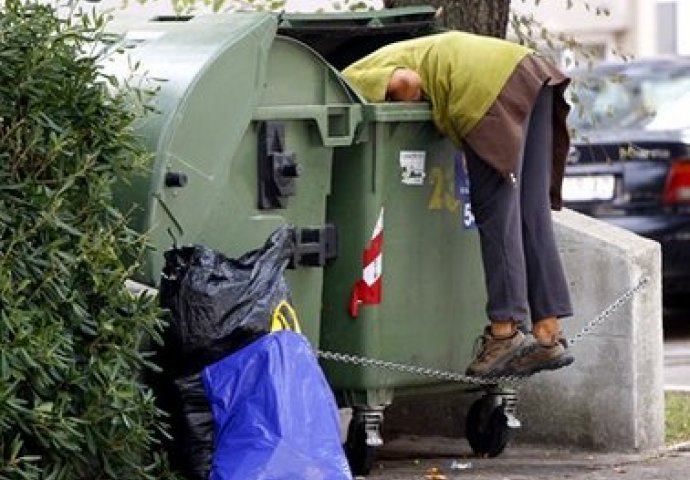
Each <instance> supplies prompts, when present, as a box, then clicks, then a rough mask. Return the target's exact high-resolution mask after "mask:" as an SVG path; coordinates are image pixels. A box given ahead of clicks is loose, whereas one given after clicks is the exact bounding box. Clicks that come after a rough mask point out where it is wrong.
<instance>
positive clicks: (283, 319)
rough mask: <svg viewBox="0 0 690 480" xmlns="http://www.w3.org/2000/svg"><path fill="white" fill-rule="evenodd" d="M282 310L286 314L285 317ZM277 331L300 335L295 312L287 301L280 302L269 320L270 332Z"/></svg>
mask: <svg viewBox="0 0 690 480" xmlns="http://www.w3.org/2000/svg"><path fill="white" fill-rule="evenodd" d="M283 310H285V311H286V312H287V316H286V315H285V313H284V312H283ZM279 330H292V331H295V332H297V333H302V329H301V328H300V325H299V319H298V318H297V312H296V311H295V309H294V308H293V307H292V305H290V303H289V302H288V301H287V300H283V301H281V302H280V303H279V304H278V306H277V307H276V308H275V309H274V310H273V316H272V318H271V331H272V332H277V331H279Z"/></svg>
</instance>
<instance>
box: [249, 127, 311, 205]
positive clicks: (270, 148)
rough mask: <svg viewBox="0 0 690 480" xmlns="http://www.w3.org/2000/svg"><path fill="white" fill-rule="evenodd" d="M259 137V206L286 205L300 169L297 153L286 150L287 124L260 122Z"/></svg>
mask: <svg viewBox="0 0 690 480" xmlns="http://www.w3.org/2000/svg"><path fill="white" fill-rule="evenodd" d="M258 140H259V145H258V158H257V161H258V168H259V171H258V173H259V199H258V203H259V208H260V209H261V210H272V209H275V208H285V206H286V204H287V197H290V196H292V195H294V194H295V190H296V182H295V179H296V178H297V177H299V176H300V173H301V168H300V165H299V164H298V163H297V162H296V160H295V159H296V156H295V154H294V153H292V152H286V151H285V125H283V124H282V123H281V122H261V124H260V125H259V135H258Z"/></svg>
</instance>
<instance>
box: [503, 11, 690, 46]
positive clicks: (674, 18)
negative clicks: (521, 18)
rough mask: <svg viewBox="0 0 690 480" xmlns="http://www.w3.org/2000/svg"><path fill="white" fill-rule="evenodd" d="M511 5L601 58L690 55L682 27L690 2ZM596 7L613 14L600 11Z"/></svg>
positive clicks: (687, 35) (689, 41) (689, 13)
mask: <svg viewBox="0 0 690 480" xmlns="http://www.w3.org/2000/svg"><path fill="white" fill-rule="evenodd" d="M568 3H572V4H573V6H572V8H570V9H569V8H567V5H568ZM587 5H589V9H588V8H587ZM511 7H512V9H513V11H514V12H516V13H518V14H523V15H530V14H531V15H534V18H535V19H536V20H537V21H539V22H541V23H542V24H543V25H544V26H545V27H546V28H547V29H549V30H550V31H552V32H563V33H565V34H568V35H570V36H572V37H574V38H575V39H576V40H577V41H579V42H580V43H581V44H583V45H584V46H586V47H587V48H588V49H589V50H590V51H591V52H593V53H594V54H595V56H596V57H598V58H599V59H613V58H616V57H618V56H620V54H623V55H632V56H634V57H649V56H655V55H662V54H664V55H678V54H680V55H690V31H689V30H688V29H687V28H682V25H681V19H686V21H687V19H688V18H690V0H586V1H585V0H573V1H572V2H568V1H567V0H548V1H541V2H539V5H538V6H536V5H535V1H534V0H512V2H511ZM597 8H599V9H601V10H602V11H603V10H607V11H608V12H609V13H610V14H609V15H604V14H599V15H597V14H596V12H595V10H596V9H597ZM559 53H560V54H561V55H562V58H567V57H568V56H569V55H570V54H571V52H568V51H564V52H563V51H562V52H559Z"/></svg>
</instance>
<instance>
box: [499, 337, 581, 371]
mask: <svg viewBox="0 0 690 480" xmlns="http://www.w3.org/2000/svg"><path fill="white" fill-rule="evenodd" d="M573 361H574V358H573V356H572V355H571V354H570V353H569V352H568V341H567V340H566V339H565V338H562V337H561V338H559V339H557V341H556V342H555V343H554V344H553V345H544V344H541V343H539V342H538V341H537V340H536V339H534V338H530V340H528V341H527V342H526V344H525V345H524V346H523V347H522V348H521V349H520V352H518V354H517V355H515V356H513V357H512V358H511V359H510V360H509V361H508V362H507V365H506V366H505V370H506V371H507V372H508V374H509V375H515V376H528V375H533V374H535V373H537V372H541V371H542V370H557V369H559V368H563V367H567V366H568V365H570V364H571V363H573Z"/></svg>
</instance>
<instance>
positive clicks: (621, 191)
mask: <svg viewBox="0 0 690 480" xmlns="http://www.w3.org/2000/svg"><path fill="white" fill-rule="evenodd" d="M573 77H574V78H575V81H574V83H573V86H572V87H571V94H572V100H573V104H574V108H573V111H572V112H571V114H570V117H569V122H570V126H571V127H572V128H573V129H574V135H573V140H574V141H573V147H572V148H571V151H570V155H569V158H568V165H567V168H566V178H565V181H564V189H563V194H564V200H565V203H566V206H567V207H569V208H572V209H574V210H577V211H580V212H583V213H585V214H588V215H591V216H593V217H596V218H599V219H601V220H604V221H606V222H609V223H612V224H615V225H618V226H620V227H623V228H626V229H628V230H631V231H633V232H636V233H638V234H640V235H643V236H645V237H648V238H651V239H654V240H657V241H659V242H661V245H662V252H663V279H664V299H665V301H666V302H670V301H673V300H676V299H680V298H682V297H686V298H687V296H688V294H690V57H680V58H679V57H674V58H664V59H650V60H638V61H632V62H628V63H620V64H602V65H600V66H597V67H595V68H593V69H592V70H590V71H586V72H582V73H575V74H573Z"/></svg>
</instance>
